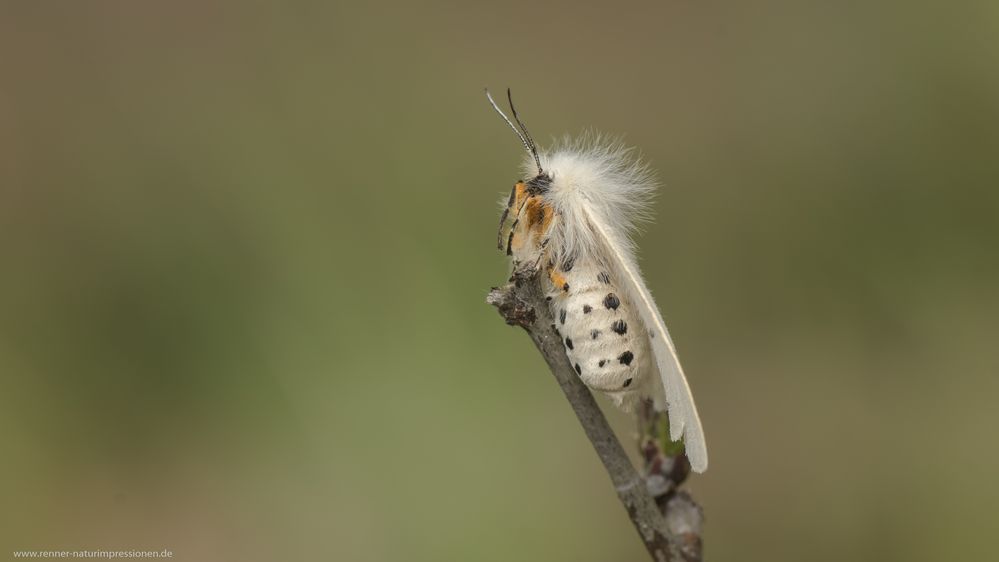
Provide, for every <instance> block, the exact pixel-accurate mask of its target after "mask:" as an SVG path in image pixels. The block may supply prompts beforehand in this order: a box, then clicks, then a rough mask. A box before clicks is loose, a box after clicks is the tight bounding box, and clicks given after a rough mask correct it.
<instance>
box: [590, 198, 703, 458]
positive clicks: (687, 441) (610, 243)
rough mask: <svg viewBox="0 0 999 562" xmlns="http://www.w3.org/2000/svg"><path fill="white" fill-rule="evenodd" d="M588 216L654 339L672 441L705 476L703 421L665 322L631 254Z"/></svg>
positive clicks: (626, 291) (612, 266) (621, 287)
mask: <svg viewBox="0 0 999 562" xmlns="http://www.w3.org/2000/svg"><path fill="white" fill-rule="evenodd" d="M587 215H588V217H587V218H588V219H589V222H590V225H591V226H592V227H593V233H594V235H595V236H594V238H595V242H596V243H597V244H598V245H599V246H600V249H602V250H603V251H602V252H601V253H602V254H603V256H604V257H605V259H607V261H608V265H609V266H610V267H611V268H612V270H613V271H615V272H616V273H617V274H616V275H615V281H617V282H618V283H619V287H618V288H619V289H620V290H621V291H622V292H623V293H624V295H625V296H626V297H627V298H628V300H629V301H631V303H633V304H634V306H635V307H637V308H638V313H639V316H640V317H641V319H642V322H643V323H644V324H645V327H646V329H647V330H648V332H649V335H650V336H651V339H650V342H649V343H650V346H651V347H652V352H653V355H655V359H656V367H657V368H658V370H659V375H660V377H661V379H662V383H663V387H664V389H665V392H666V405H667V411H668V412H669V432H670V439H672V440H673V441H679V440H680V438H681V437H683V440H684V446H685V449H686V452H687V459H688V460H690V466H691V468H692V469H693V470H694V472H704V471H705V470H707V468H708V449H707V445H706V444H705V442H704V430H703V428H702V427H701V418H700V416H698V415H697V406H695V405H694V397H693V395H691V393H690V385H689V384H687V377H686V376H684V374H683V367H681V366H680V360H679V358H678V357H677V354H676V347H675V346H674V345H673V339H672V338H671V337H670V335H669V330H667V329H666V322H665V321H663V317H662V315H661V314H660V313H659V308H658V307H657V306H656V303H655V301H654V300H653V299H652V294H651V293H650V292H649V289H648V287H646V286H645V281H643V280H642V276H641V274H640V273H639V271H638V266H637V265H635V264H634V262H633V260H632V259H631V257H630V255H629V254H630V252H628V253H626V250H625V249H624V248H622V241H621V240H618V239H616V238H614V237H612V236H611V231H610V229H609V228H608V227H607V226H606V225H604V224H601V222H600V221H599V220H597V218H596V215H595V214H594V213H592V212H591V213H587Z"/></svg>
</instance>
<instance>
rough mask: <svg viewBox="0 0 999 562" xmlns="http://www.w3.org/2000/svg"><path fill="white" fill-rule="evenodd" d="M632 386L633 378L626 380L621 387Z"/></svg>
mask: <svg viewBox="0 0 999 562" xmlns="http://www.w3.org/2000/svg"><path fill="white" fill-rule="evenodd" d="M629 386H631V379H628V380H626V381H624V385H623V386H622V387H621V388H628V387H629Z"/></svg>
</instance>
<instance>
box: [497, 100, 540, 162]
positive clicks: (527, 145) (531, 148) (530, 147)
mask: <svg viewBox="0 0 999 562" xmlns="http://www.w3.org/2000/svg"><path fill="white" fill-rule="evenodd" d="M509 95H510V90H509V89H507V96H509ZM486 99H488V100H489V104H490V105H492V106H493V109H495V110H496V113H499V115H500V117H502V118H503V120H504V121H506V124H507V125H509V126H510V128H511V129H513V132H514V133H516V135H517V138H519V139H520V142H522V143H524V148H526V149H527V152H529V153H530V154H531V155H532V156H534V162H535V163H536V164H537V165H538V174H539V175H540V174H541V159H540V158H538V150H537V148H536V147H535V146H534V141H533V140H531V141H530V142H528V140H527V137H524V135H523V134H522V133H521V132H520V130H518V129H517V126H516V125H514V124H513V121H510V118H509V117H507V116H506V113H503V110H502V109H500V108H499V106H498V105H496V102H495V101H494V100H493V96H492V95H491V94H490V93H489V88H486ZM510 109H513V104H512V103H511V104H510ZM513 114H514V117H516V115H517V112H516V111H514V112H513ZM517 123H520V119H519V118H518V119H517ZM520 126H521V127H523V126H524V124H523V123H520ZM524 132H527V130H526V129H525V130H524Z"/></svg>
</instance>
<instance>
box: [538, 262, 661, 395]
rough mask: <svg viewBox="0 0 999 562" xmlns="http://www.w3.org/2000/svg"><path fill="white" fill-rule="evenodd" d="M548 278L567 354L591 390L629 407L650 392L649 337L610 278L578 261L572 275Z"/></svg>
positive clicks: (591, 264) (555, 273) (558, 273)
mask: <svg viewBox="0 0 999 562" xmlns="http://www.w3.org/2000/svg"><path fill="white" fill-rule="evenodd" d="M548 279H549V280H550V282H551V283H550V285H549V292H550V294H551V296H552V300H551V301H549V305H550V306H551V308H552V313H553V315H554V316H555V318H556V319H557V321H558V324H559V326H558V329H559V333H560V334H561V337H562V340H563V345H564V347H565V351H566V355H567V356H568V358H569V361H570V363H571V364H572V365H573V368H575V369H576V372H577V374H578V375H579V377H580V379H581V380H582V381H583V382H584V383H585V384H586V386H588V387H590V388H591V389H593V390H599V391H601V392H605V393H608V394H610V395H612V396H611V398H612V399H613V400H614V401H615V402H616V403H618V405H622V406H625V407H627V406H628V404H629V403H631V402H634V400H636V399H637V398H638V397H639V396H640V395H642V394H645V393H647V392H648V389H647V388H646V386H647V385H646V383H647V380H648V378H649V373H650V372H651V368H650V367H651V365H650V363H649V360H648V358H649V353H650V352H649V346H648V340H647V337H648V336H647V335H646V334H645V330H644V329H640V327H641V321H640V319H639V318H638V317H637V315H636V314H635V311H634V308H633V307H632V306H630V303H628V302H627V301H625V300H623V299H622V297H620V296H619V294H618V291H617V287H616V286H615V284H614V282H613V280H612V279H611V277H610V275H609V274H608V273H606V272H604V271H602V270H601V269H600V268H599V267H598V266H597V263H596V262H595V261H594V260H592V259H586V258H583V257H578V258H577V259H576V260H574V262H573V267H572V268H571V269H570V270H569V271H559V270H554V269H553V270H552V271H550V272H549V275H548ZM566 287H568V288H567V289H566ZM622 402H623V404H622Z"/></svg>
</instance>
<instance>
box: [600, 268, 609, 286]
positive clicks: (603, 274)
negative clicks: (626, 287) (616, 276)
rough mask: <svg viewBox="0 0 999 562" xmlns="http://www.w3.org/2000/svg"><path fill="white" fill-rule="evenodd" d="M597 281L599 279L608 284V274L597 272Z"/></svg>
mask: <svg viewBox="0 0 999 562" xmlns="http://www.w3.org/2000/svg"><path fill="white" fill-rule="evenodd" d="M597 281H600V282H601V283H603V284H605V285H607V284H610V275H607V274H606V273H604V272H603V271H601V272H600V273H599V274H597Z"/></svg>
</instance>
